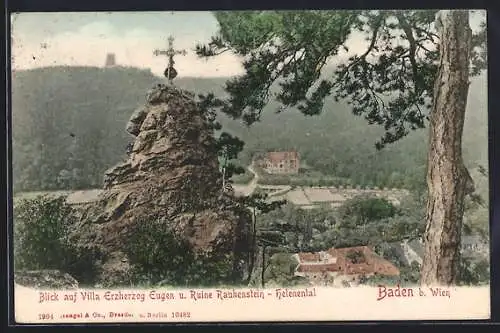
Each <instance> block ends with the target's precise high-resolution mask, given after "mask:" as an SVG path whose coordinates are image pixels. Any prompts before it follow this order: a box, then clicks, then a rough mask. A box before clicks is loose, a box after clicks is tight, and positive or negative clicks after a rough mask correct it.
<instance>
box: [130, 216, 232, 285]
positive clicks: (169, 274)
mask: <svg viewBox="0 0 500 333" xmlns="http://www.w3.org/2000/svg"><path fill="white" fill-rule="evenodd" d="M126 251H127V255H128V257H129V260H130V262H131V264H132V265H133V267H134V272H133V278H132V282H133V284H137V285H149V286H153V285H169V286H176V287H187V286H190V287H193V286H199V287H203V286H208V287H213V286H217V285H220V284H224V283H234V282H235V281H232V277H231V273H232V260H231V258H230V256H221V257H215V256H212V255H208V254H204V253H195V252H194V251H193V249H192V247H191V246H190V244H189V243H188V242H187V241H186V240H185V239H183V238H181V237H179V236H178V235H176V234H175V233H174V232H172V231H171V230H170V227H169V226H168V225H167V224H165V223H162V222H159V220H153V221H149V222H144V223H138V224H137V226H136V229H135V230H134V232H133V233H132V236H131V239H130V240H129V241H128V242H127V250H126Z"/></svg>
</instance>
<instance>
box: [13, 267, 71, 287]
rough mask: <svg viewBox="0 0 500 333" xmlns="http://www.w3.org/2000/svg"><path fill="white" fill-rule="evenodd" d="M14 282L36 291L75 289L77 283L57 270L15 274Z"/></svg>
mask: <svg viewBox="0 0 500 333" xmlns="http://www.w3.org/2000/svg"><path fill="white" fill-rule="evenodd" d="M14 282H15V283H16V284H18V285H21V286H24V287H31V288H36V289H77V288H78V281H76V280H75V279H74V278H73V277H72V276H71V275H69V274H66V273H62V272H60V271H58V270H39V271H20V272H16V274H15V276H14Z"/></svg>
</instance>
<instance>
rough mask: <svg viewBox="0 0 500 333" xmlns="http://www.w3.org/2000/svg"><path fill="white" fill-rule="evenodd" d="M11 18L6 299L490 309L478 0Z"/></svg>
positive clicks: (117, 307)
mask: <svg viewBox="0 0 500 333" xmlns="http://www.w3.org/2000/svg"><path fill="white" fill-rule="evenodd" d="M11 27H12V28H11V32H12V38H11V55H12V57H11V70H12V75H11V79H12V103H11V105H12V109H11V112H12V118H11V119H12V161H11V163H12V185H13V200H12V204H13V218H12V221H11V223H12V229H13V240H12V245H13V247H11V248H12V249H13V251H12V253H11V256H12V265H13V266H12V267H13V270H12V271H13V275H14V296H15V297H14V298H15V299H14V303H15V304H14V305H15V309H14V312H15V320H16V322H17V323H19V324H27V323H38V324H40V323H42V324H54V323H74V324H76V323H124V322H135V323H137V322H144V323H146V322H158V323H159V322H165V323H189V322H192V323H200V322H267V321H269V322H283V321H291V320H293V321H301V322H305V321H333V322H334V321H366V320H369V321H383V320H451V319H460V320H467V319H488V318H489V317H490V287H489V285H490V280H489V279H490V273H489V271H490V254H489V248H490V245H489V244H490V233H489V202H488V199H489V191H490V189H489V181H488V177H489V170H488V118H487V112H488V110H487V82H486V77H487V73H486V69H487V66H486V64H487V63H486V46H487V45H486V44H487V40H486V31H485V27H486V13H485V11H477V10H470V11H467V10H439V11H438V10H404V11H401V10H387V11H381V10H355V11H353V10H302V11H244V12H237V11H215V12H208V11H207V12H111V13H109V12H108V13H104V12H95V13H92V12H82V13H77V12H64V13H41V12H39V13H17V14H12V16H11Z"/></svg>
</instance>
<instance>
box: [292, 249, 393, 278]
mask: <svg viewBox="0 0 500 333" xmlns="http://www.w3.org/2000/svg"><path fill="white" fill-rule="evenodd" d="M294 257H295V259H296V260H297V261H298V265H297V268H296V269H295V275H296V276H301V277H305V278H307V279H308V280H309V281H310V282H311V283H312V284H314V285H331V286H339V287H341V286H345V285H346V284H357V283H359V281H360V279H361V278H362V277H370V276H374V275H381V276H388V277H398V276H399V274H400V272H399V269H398V268H397V267H396V266H395V265H394V264H392V263H391V262H389V261H388V260H386V259H384V258H382V257H380V256H378V255H377V254H376V253H375V252H373V250H372V249H371V248H370V247H368V246H356V247H348V248H339V249H335V248H331V249H329V250H326V251H321V252H315V253H296V254H294Z"/></svg>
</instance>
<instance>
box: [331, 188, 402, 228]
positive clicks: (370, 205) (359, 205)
mask: <svg viewBox="0 0 500 333" xmlns="http://www.w3.org/2000/svg"><path fill="white" fill-rule="evenodd" d="M396 213H397V208H396V207H395V206H394V205H393V204H391V203H390V202H389V201H388V200H387V199H384V198H377V197H370V196H364V195H362V196H357V197H355V198H353V199H350V200H347V201H346V202H345V203H344V204H343V205H342V206H341V207H340V208H339V215H340V218H341V219H342V220H343V221H344V223H345V222H348V221H349V222H353V223H354V225H364V224H366V223H368V222H373V221H377V220H381V219H384V218H390V217H393V216H394V215H395V214H396Z"/></svg>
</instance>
